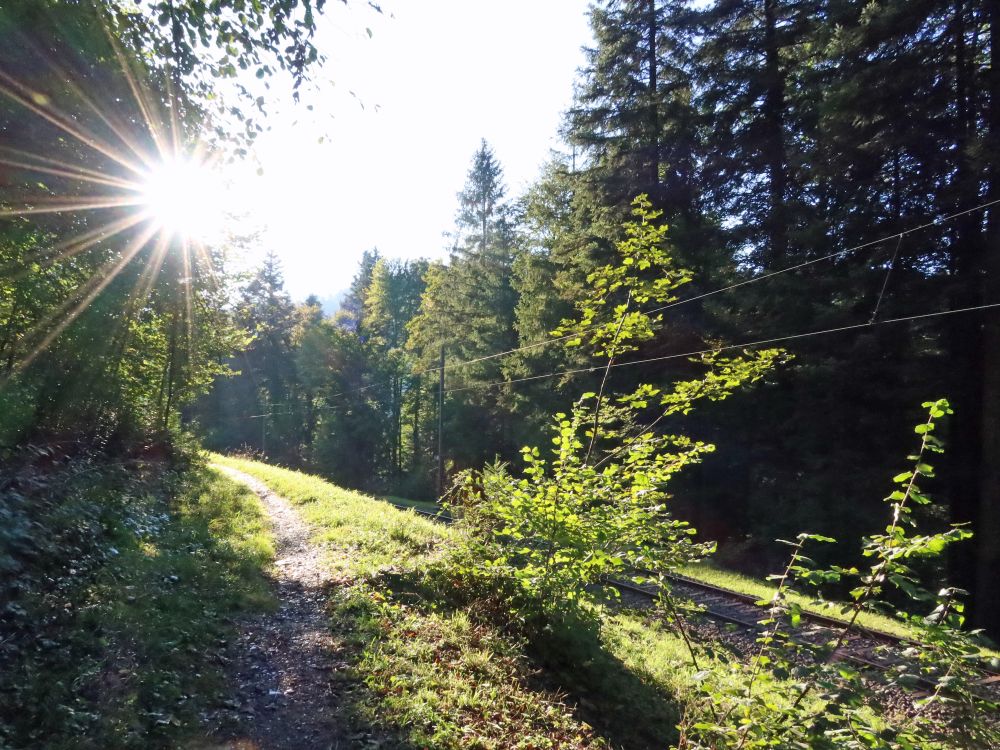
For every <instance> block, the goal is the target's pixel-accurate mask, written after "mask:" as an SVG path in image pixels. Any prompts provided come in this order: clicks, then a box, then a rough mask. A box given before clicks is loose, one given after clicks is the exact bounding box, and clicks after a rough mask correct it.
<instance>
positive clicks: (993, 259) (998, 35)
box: [973, 0, 1000, 637]
mask: <svg viewBox="0 0 1000 750" xmlns="http://www.w3.org/2000/svg"><path fill="white" fill-rule="evenodd" d="M988 9H989V23H990V70H989V76H988V80H987V88H988V92H989V109H988V111H987V117H988V120H989V122H988V136H987V154H988V156H989V158H988V161H987V163H988V164H990V174H989V175H988V177H989V191H988V193H987V195H988V197H989V199H990V200H997V199H998V198H1000V164H998V161H997V160H998V159H1000V0H990V2H989V3H988ZM984 256H985V257H984V266H985V270H986V274H985V301H986V302H987V303H990V302H997V301H1000V212H998V210H997V208H996V207H994V208H991V209H990V212H989V216H988V222H987V225H986V244H985V253H984ZM983 322H984V325H983V336H982V353H983V379H982V409H981V411H980V414H981V415H982V423H981V424H982V433H981V437H982V441H981V448H980V456H981V460H980V465H981V474H980V487H979V529H978V537H979V543H978V545H977V552H978V554H977V560H976V588H975V590H974V591H973V595H974V600H975V602H976V607H975V616H974V624H975V625H977V626H980V627H984V628H986V629H987V630H988V632H989V633H990V634H991V635H992V636H994V637H997V635H998V634H1000V597H998V596H997V592H996V576H997V572H998V571H1000V314H997V312H996V311H994V310H991V311H988V312H987V313H985V315H984V321H983Z"/></svg>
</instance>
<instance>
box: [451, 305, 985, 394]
mask: <svg viewBox="0 0 1000 750" xmlns="http://www.w3.org/2000/svg"><path fill="white" fill-rule="evenodd" d="M997 307H1000V302H990V303H987V304H984V305H975V306H972V307H960V308H956V309H954V310H937V311H935V312H929V313H920V314H918V315H907V316H905V317H900V318H886V319H885V320H876V321H869V322H866V323H854V324H851V325H846V326H837V327H834V328H824V329H821V330H817V331H806V332H804V333H793V334H789V335H787V336H776V337H774V338H769V339H758V340H756V341H748V342H744V343H741V344H725V345H723V346H714V347H709V348H706V349H696V350H694V351H690V352H681V353H678V354H667V355H664V356H661V357H647V358H646V359H634V360H629V361H628V362H615V363H613V364H611V369H615V368H618V367H633V366H635V365H644V364H649V363H650V362H663V361H666V360H669V359H682V358H686V357H697V356H699V355H701V354H717V353H719V352H725V351H731V350H733V349H752V348H755V347H758V346H764V345H766V344H778V343H781V342H784V341H793V340H795V339H804V338H810V337H812V336H822V335H825V334H830V333H842V332H844V331H854V330H858V329H860V328H873V327H875V326H883V325H890V324H892V323H906V322H909V321H913V320H923V319H926V318H936V317H941V316H944V315H955V314H958V313H966V312H976V311H980V310H989V309H993V308H997ZM606 367H608V365H607V364H606V363H605V364H600V365H595V366H593V367H580V368H576V369H570V370H557V371H555V372H547V373H545V374H543V375H531V376H528V377H524V378H515V379H513V380H497V381H495V382H492V383H475V384H473V385H466V386H461V387H459V388H445V393H459V392H461V391H470V390H475V389H477V388H492V387H493V386H498V385H511V384H514V383H525V382H528V381H531V380H542V379H544V378H554V377H558V376H560V375H576V374H579V373H585V372H596V371H598V370H603V369H605V368H606Z"/></svg>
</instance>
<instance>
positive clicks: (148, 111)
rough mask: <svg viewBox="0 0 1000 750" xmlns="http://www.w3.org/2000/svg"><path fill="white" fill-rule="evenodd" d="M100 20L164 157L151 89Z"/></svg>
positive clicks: (161, 155) (161, 137)
mask: <svg viewBox="0 0 1000 750" xmlns="http://www.w3.org/2000/svg"><path fill="white" fill-rule="evenodd" d="M100 20H101V28H102V29H103V30H104V35H105V36H106V37H107V39H108V43H109V44H110V45H111V49H112V50H113V51H114V53H115V57H116V58H117V59H118V65H119V67H120V68H121V71H122V75H123V76H124V77H125V80H126V82H127V83H128V87H129V90H131V92H132V97H133V98H134V99H135V103H136V106H138V107H139V112H140V113H141V114H142V118H143V120H144V121H145V123H146V127H147V128H148V129H149V134H150V136H151V137H152V138H153V143H154V144H155V145H156V149H157V151H158V152H159V154H160V157H161V158H163V157H164V156H165V155H166V154H167V153H168V152H167V149H166V148H165V146H164V139H163V133H162V132H161V131H160V123H161V122H162V120H161V118H154V117H153V113H152V104H151V102H152V97H151V96H149V91H148V89H147V88H146V86H145V83H143V82H142V81H141V77H140V78H137V77H136V76H135V75H133V72H132V66H131V63H130V62H129V59H128V58H126V56H125V55H124V54H123V53H122V50H121V47H120V46H119V44H118V40H117V39H115V36H114V34H112V33H111V30H110V29H109V28H108V25H107V22H106V21H105V19H104V17H103V16H101V19H100ZM147 97H148V99H147Z"/></svg>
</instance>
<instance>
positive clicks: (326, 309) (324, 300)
mask: <svg viewBox="0 0 1000 750" xmlns="http://www.w3.org/2000/svg"><path fill="white" fill-rule="evenodd" d="M347 292H348V290H347V289H341V290H340V291H338V292H334V293H333V294H331V295H328V296H326V297H320V298H319V303H320V305H321V306H322V307H323V314H324V315H327V316H330V315H333V314H334V313H336V312H337V310H339V309H340V303H341V302H343V301H344V297H346V296H347Z"/></svg>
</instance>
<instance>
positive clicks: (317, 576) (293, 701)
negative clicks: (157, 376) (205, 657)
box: [208, 466, 350, 750]
mask: <svg viewBox="0 0 1000 750" xmlns="http://www.w3.org/2000/svg"><path fill="white" fill-rule="evenodd" d="M216 468H218V469H219V470H220V471H222V472H224V473H225V474H227V475H228V476H229V477H231V478H233V479H235V480H236V481H239V482H242V483H244V484H246V485H248V486H249V487H250V488H251V489H253V490H254V492H256V493H257V494H258V495H260V497H261V500H262V501H263V502H264V505H265V507H266V508H267V511H268V513H269V514H270V517H271V523H272V527H273V533H274V539H275V546H276V548H277V555H276V557H277V559H276V561H275V572H274V579H275V595H276V596H277V598H278V606H279V609H278V611H276V612H270V613H264V614H259V615H255V616H253V617H250V618H248V619H246V620H243V621H241V622H240V623H238V626H239V631H240V632H239V636H238V638H237V639H236V640H235V642H233V643H231V644H229V647H228V649H227V657H226V658H227V659H228V660H229V663H228V665H227V671H228V673H229V680H230V685H231V695H230V697H229V699H228V700H226V701H225V702H224V704H223V707H221V708H220V709H219V711H217V712H216V713H215V715H213V716H211V717H208V718H209V722H210V724H214V725H215V731H214V733H213V734H214V735H215V737H216V738H217V739H218V741H220V742H222V743H223V744H222V747H225V748H240V749H241V750H293V749H294V750H333V749H336V748H341V747H349V746H350V745H349V743H348V742H347V741H346V740H345V739H344V737H343V735H342V734H341V732H339V731H338V727H337V726H336V724H335V718H334V717H335V715H336V696H335V694H334V691H333V689H332V687H333V679H332V676H333V675H334V673H335V672H336V671H337V669H338V668H339V667H343V666H344V664H343V663H342V662H339V661H338V657H337V652H338V646H337V643H336V641H335V639H334V638H333V637H332V635H331V633H330V627H329V620H328V619H327V617H326V615H325V613H324V602H325V599H326V597H325V595H324V591H323V589H324V587H325V586H326V585H327V584H328V583H329V580H330V578H329V574H328V572H327V571H326V570H325V569H324V566H323V564H322V553H321V551H320V550H319V549H318V548H317V547H316V546H314V545H311V544H309V527H308V526H307V525H306V524H305V522H303V521H302V519H301V518H300V517H299V515H298V513H297V512H296V511H295V509H294V508H293V507H292V506H291V504H290V503H289V502H288V501H287V500H286V499H285V498H283V497H281V496H280V495H276V494H274V493H273V492H271V490H270V489H269V488H268V487H267V485H265V484H264V483H263V482H261V481H259V480H257V479H255V478H254V477H252V476H250V475H249V474H246V473H244V472H242V471H238V470H236V469H231V468H228V467H225V466H217V467H216Z"/></svg>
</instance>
